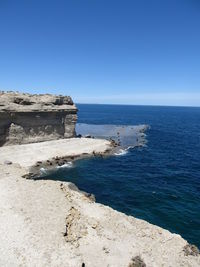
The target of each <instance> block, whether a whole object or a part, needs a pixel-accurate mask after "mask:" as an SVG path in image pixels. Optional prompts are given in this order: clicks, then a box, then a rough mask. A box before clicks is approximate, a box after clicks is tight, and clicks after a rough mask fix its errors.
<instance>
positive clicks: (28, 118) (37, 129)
mask: <svg viewBox="0 0 200 267" xmlns="http://www.w3.org/2000/svg"><path fill="white" fill-rule="evenodd" d="M76 120H77V108H76V106H75V105H74V103H73V101H72V99H71V97H69V96H60V95H59V96H58V95H50V94H41V95H31V94H23V93H15V92H0V146H4V145H14V144H27V143H35V142H42V141H49V140H56V139H62V138H71V137H74V136H75V124H76Z"/></svg>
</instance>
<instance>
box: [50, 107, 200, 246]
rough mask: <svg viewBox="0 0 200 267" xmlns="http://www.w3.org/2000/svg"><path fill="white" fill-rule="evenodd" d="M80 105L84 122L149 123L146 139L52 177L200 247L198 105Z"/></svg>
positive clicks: (79, 162) (199, 127)
mask: <svg viewBox="0 0 200 267" xmlns="http://www.w3.org/2000/svg"><path fill="white" fill-rule="evenodd" d="M77 106H78V108H79V119H78V121H79V122H80V123H88V124H113V125H139V124H148V125H150V127H151V128H150V129H148V131H147V137H146V138H147V141H148V143H147V145H146V146H145V147H142V148H134V149H130V150H129V151H128V153H127V154H125V155H123V156H111V157H107V158H98V157H97V158H91V159H84V160H80V161H78V162H76V163H75V166H74V168H67V169H62V170H59V171H57V172H56V173H54V174H52V177H49V178H54V179H58V180H65V181H71V182H73V183H75V184H76V185H77V186H78V187H79V189H81V190H84V191H86V192H90V193H93V194H95V196H96V201H97V202H100V203H103V204H106V205H109V206H111V207H113V208H114V209H116V210H119V211H122V212H124V213H126V214H128V215H133V216H135V217H137V218H141V219H144V220H146V221H148V222H150V223H152V224H156V225H159V226H161V227H163V228H165V229H168V230H170V231H171V232H174V233H178V234H180V235H181V236H182V237H184V238H185V239H186V240H188V241H189V242H190V243H192V244H195V245H197V246H198V247H200V108H188V107H153V106H123V105H122V106H121V105H84V104H79V105H77Z"/></svg>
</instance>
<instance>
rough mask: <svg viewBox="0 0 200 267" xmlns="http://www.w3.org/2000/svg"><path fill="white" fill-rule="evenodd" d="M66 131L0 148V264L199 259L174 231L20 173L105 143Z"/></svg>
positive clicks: (72, 188)
mask: <svg viewBox="0 0 200 267" xmlns="http://www.w3.org/2000/svg"><path fill="white" fill-rule="evenodd" d="M74 139H75V138H73V139H61V140H56V141H48V142H42V143H36V144H28V145H16V146H7V147H1V148H0V170H1V179H0V192H1V194H0V212H1V215H2V216H1V218H2V219H1V220H2V221H1V228H0V235H1V239H2V241H1V244H0V253H1V255H2V257H1V259H0V265H2V266H13V265H15V266H19V265H21V266H46V265H49V266H69V267H73V266H74V267H75V266H76V267H77V266H83V263H84V264H85V266H87V267H94V266H95V267H98V266H99V267H100V266H113V267H114V266H115V267H116V266H119V267H121V266H122V267H123V266H124V267H128V266H137V265H129V264H132V263H133V262H135V261H136V260H137V259H138V261H139V259H140V260H142V262H143V263H144V264H146V266H148V267H149V266H199V265H200V256H199V252H198V250H196V248H195V246H192V245H190V244H188V243H187V241H186V240H184V239H183V238H182V237H181V236H180V235H177V234H172V233H170V232H169V231H168V230H165V229H162V228H161V227H158V226H155V225H152V224H150V223H148V222H146V221H144V220H141V219H136V218H134V217H132V216H127V215H125V214H123V213H121V212H118V211H115V210H113V209H112V208H110V207H108V206H105V205H102V204H99V203H95V202H94V198H93V197H92V196H91V195H90V194H88V193H85V192H82V191H80V190H79V189H78V188H77V187H76V185H74V184H72V183H69V182H60V181H52V180H42V179H39V180H37V179H35V180H33V179H25V178H23V177H27V174H28V173H29V174H30V172H31V173H34V174H35V175H36V173H37V171H38V170H39V169H40V168H41V167H43V164H44V163H45V164H47V165H48V164H49V163H50V162H51V159H52V158H53V157H54V158H55V159H53V162H52V165H50V166H51V167H54V168H55V166H58V164H61V162H60V161H63V162H64V160H68V159H69V157H74V159H72V160H75V159H77V158H78V159H80V158H81V157H85V156H87V157H88V156H93V155H104V153H105V155H107V154H109V153H110V152H111V150H112V148H113V147H112V145H111V143H110V142H109V141H107V140H102V139H101V140H99V139H90V138H89V139H88V138H76V140H74ZM74 142H75V143H76V146H75V143H74ZM70 143H71V145H70ZM50 144H52V146H50ZM58 144H59V146H58ZM33 146H34V147H35V148H34V150H33ZM46 147H49V150H47V151H45V148H46ZM66 147H67V148H66ZM28 148H29V152H28V151H27V150H28ZM13 149H14V150H13ZM41 149H42V150H43V152H44V153H41V154H37V155H36V153H39V151H41ZM93 152H94V153H95V154H94V153H93ZM84 153H87V154H84ZM52 155H53V156H52ZM56 157H57V158H56ZM63 157H64V158H63ZM13 159H14V160H13ZM38 161H41V163H40V164H39V166H35V165H36V164H38ZM47 161H50V162H47ZM11 162H12V163H11ZM48 166H49V165H48ZM34 168H36V169H34ZM33 171H34V172H33ZM29 178H30V177H29ZM144 266H145V265H144Z"/></svg>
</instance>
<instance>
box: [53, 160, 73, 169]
mask: <svg viewBox="0 0 200 267" xmlns="http://www.w3.org/2000/svg"><path fill="white" fill-rule="evenodd" d="M72 167H73V163H72V162H71V161H69V162H67V163H65V164H63V165H62V166H57V167H56V168H57V169H60V168H72Z"/></svg>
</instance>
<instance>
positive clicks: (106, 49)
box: [0, 0, 200, 106]
mask: <svg viewBox="0 0 200 267" xmlns="http://www.w3.org/2000/svg"><path fill="white" fill-rule="evenodd" d="M0 89H1V90H9V89H12V90H19V91H26V92H31V93H44V92H49V93H57V94H67V95H68V94H69V95H71V96H72V97H73V99H74V100H75V101H76V102H85V103H121V104H160V105H163V104H164V105H194V106H200V1H199V0H130V1H129V0H121V1H120V0H70V1H68V0H0Z"/></svg>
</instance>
